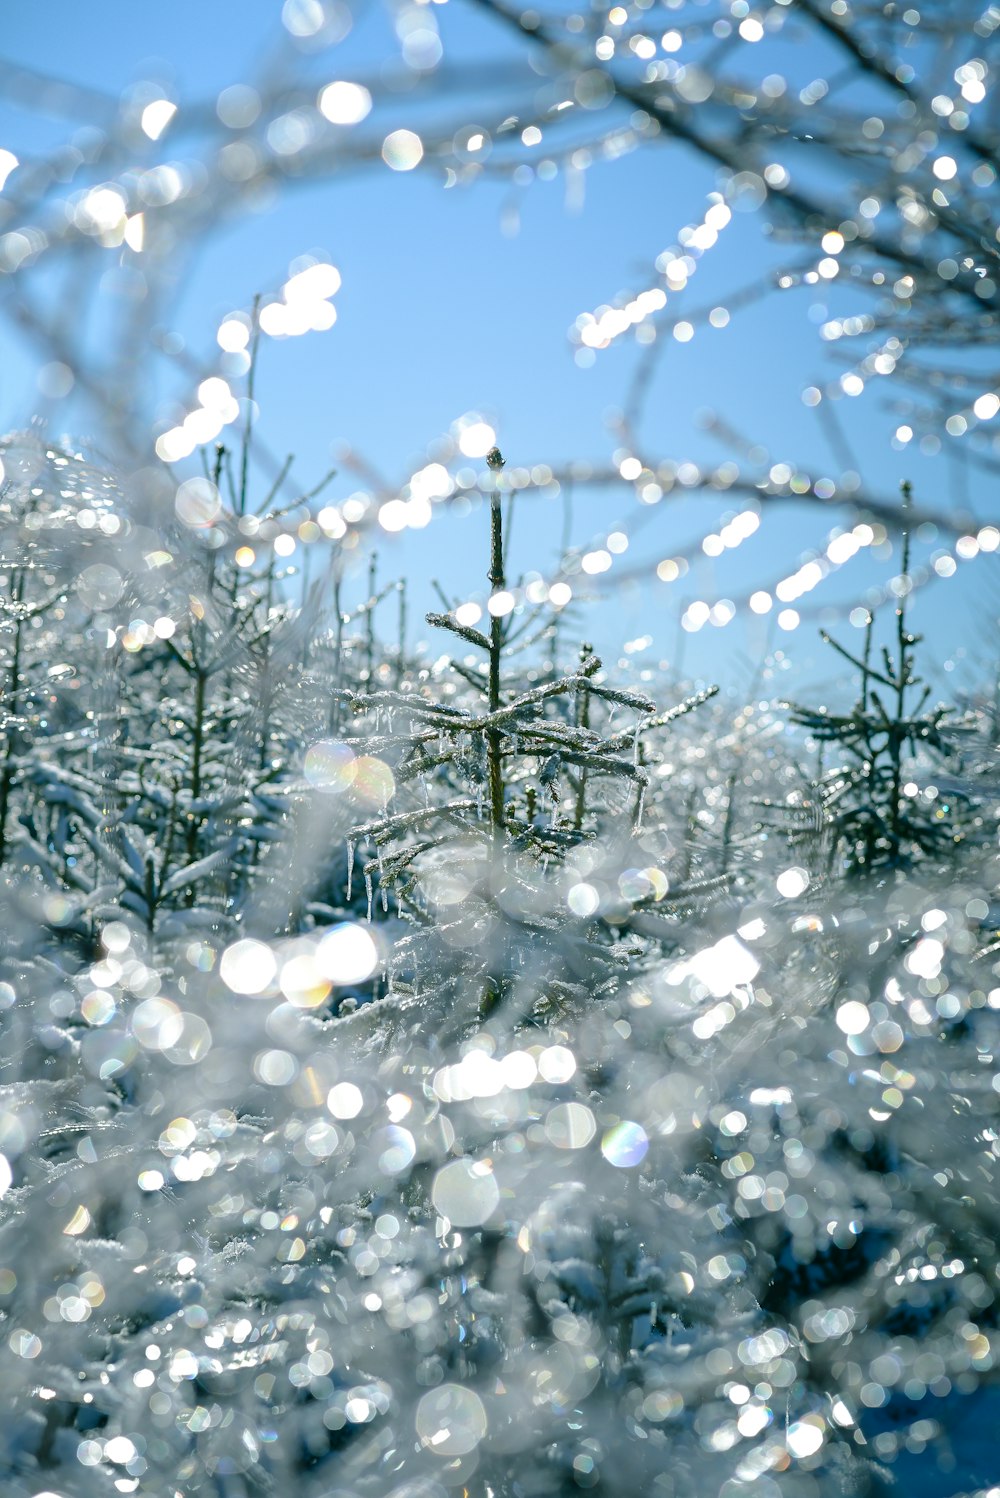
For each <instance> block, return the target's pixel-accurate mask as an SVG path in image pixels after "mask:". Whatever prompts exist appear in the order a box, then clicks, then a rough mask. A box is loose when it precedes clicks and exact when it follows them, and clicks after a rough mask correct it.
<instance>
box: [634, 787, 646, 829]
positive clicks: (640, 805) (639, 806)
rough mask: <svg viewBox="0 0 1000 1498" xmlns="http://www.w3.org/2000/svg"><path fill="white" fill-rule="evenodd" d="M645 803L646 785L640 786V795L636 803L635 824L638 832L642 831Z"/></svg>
mask: <svg viewBox="0 0 1000 1498" xmlns="http://www.w3.org/2000/svg"><path fill="white" fill-rule="evenodd" d="M645 805H646V787H645V786H644V785H642V786H640V787H639V797H638V800H637V801H636V803H635V824H634V825H635V831H636V832H641V831H642V813H643V810H644V808H645Z"/></svg>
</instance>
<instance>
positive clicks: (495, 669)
mask: <svg viewBox="0 0 1000 1498" xmlns="http://www.w3.org/2000/svg"><path fill="white" fill-rule="evenodd" d="M486 461H487V463H488V464H489V466H490V468H491V469H492V470H493V472H494V473H499V471H500V469H501V468H502V467H503V465H504V460H503V455H502V453H501V452H500V449H499V448H498V447H494V448H493V449H492V450H491V451H490V452H489V453H487V455H486ZM504 582H505V579H504V565H503V513H502V510H501V508H500V490H499V488H496V489H494V491H493V493H492V495H491V496H490V570H489V583H490V587H491V589H492V590H493V593H494V594H496V593H499V592H501V591H502V589H503V587H504ZM502 645H503V620H502V619H501V618H500V616H499V615H498V614H494V613H492V612H491V614H490V674H489V704H490V713H491V714H492V713H495V712H497V711H499V708H500V651H501V648H502ZM501 750H502V735H501V732H500V729H499V728H496V727H493V728H489V729H487V732H486V764H487V775H488V779H489V789H490V822H491V823H492V826H493V831H494V834H495V835H496V836H499V835H500V833H501V831H502V829H503V801H504V786H503V760H502V757H501Z"/></svg>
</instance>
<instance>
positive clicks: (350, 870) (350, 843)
mask: <svg viewBox="0 0 1000 1498" xmlns="http://www.w3.org/2000/svg"><path fill="white" fill-rule="evenodd" d="M353 883H354V839H353V838H350V837H349V838H348V839H347V903H348V905H350V903H351V886H352V884H353Z"/></svg>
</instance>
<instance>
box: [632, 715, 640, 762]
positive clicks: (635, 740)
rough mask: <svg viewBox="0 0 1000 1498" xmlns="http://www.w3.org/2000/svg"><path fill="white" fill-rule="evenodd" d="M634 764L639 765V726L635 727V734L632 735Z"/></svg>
mask: <svg viewBox="0 0 1000 1498" xmlns="http://www.w3.org/2000/svg"><path fill="white" fill-rule="evenodd" d="M632 763H633V764H634V765H636V766H638V764H639V725H638V723H636V725H635V733H634V734H633V735H632Z"/></svg>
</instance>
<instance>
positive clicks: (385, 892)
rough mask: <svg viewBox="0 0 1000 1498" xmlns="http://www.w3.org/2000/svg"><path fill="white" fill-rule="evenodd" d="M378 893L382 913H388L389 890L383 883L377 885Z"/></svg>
mask: <svg viewBox="0 0 1000 1498" xmlns="http://www.w3.org/2000/svg"><path fill="white" fill-rule="evenodd" d="M378 888H379V894H380V895H381V896H382V914H383V915H388V914H389V891H388V889H387V888H386V886H385V885H384V884H380V885H379V887H378Z"/></svg>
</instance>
